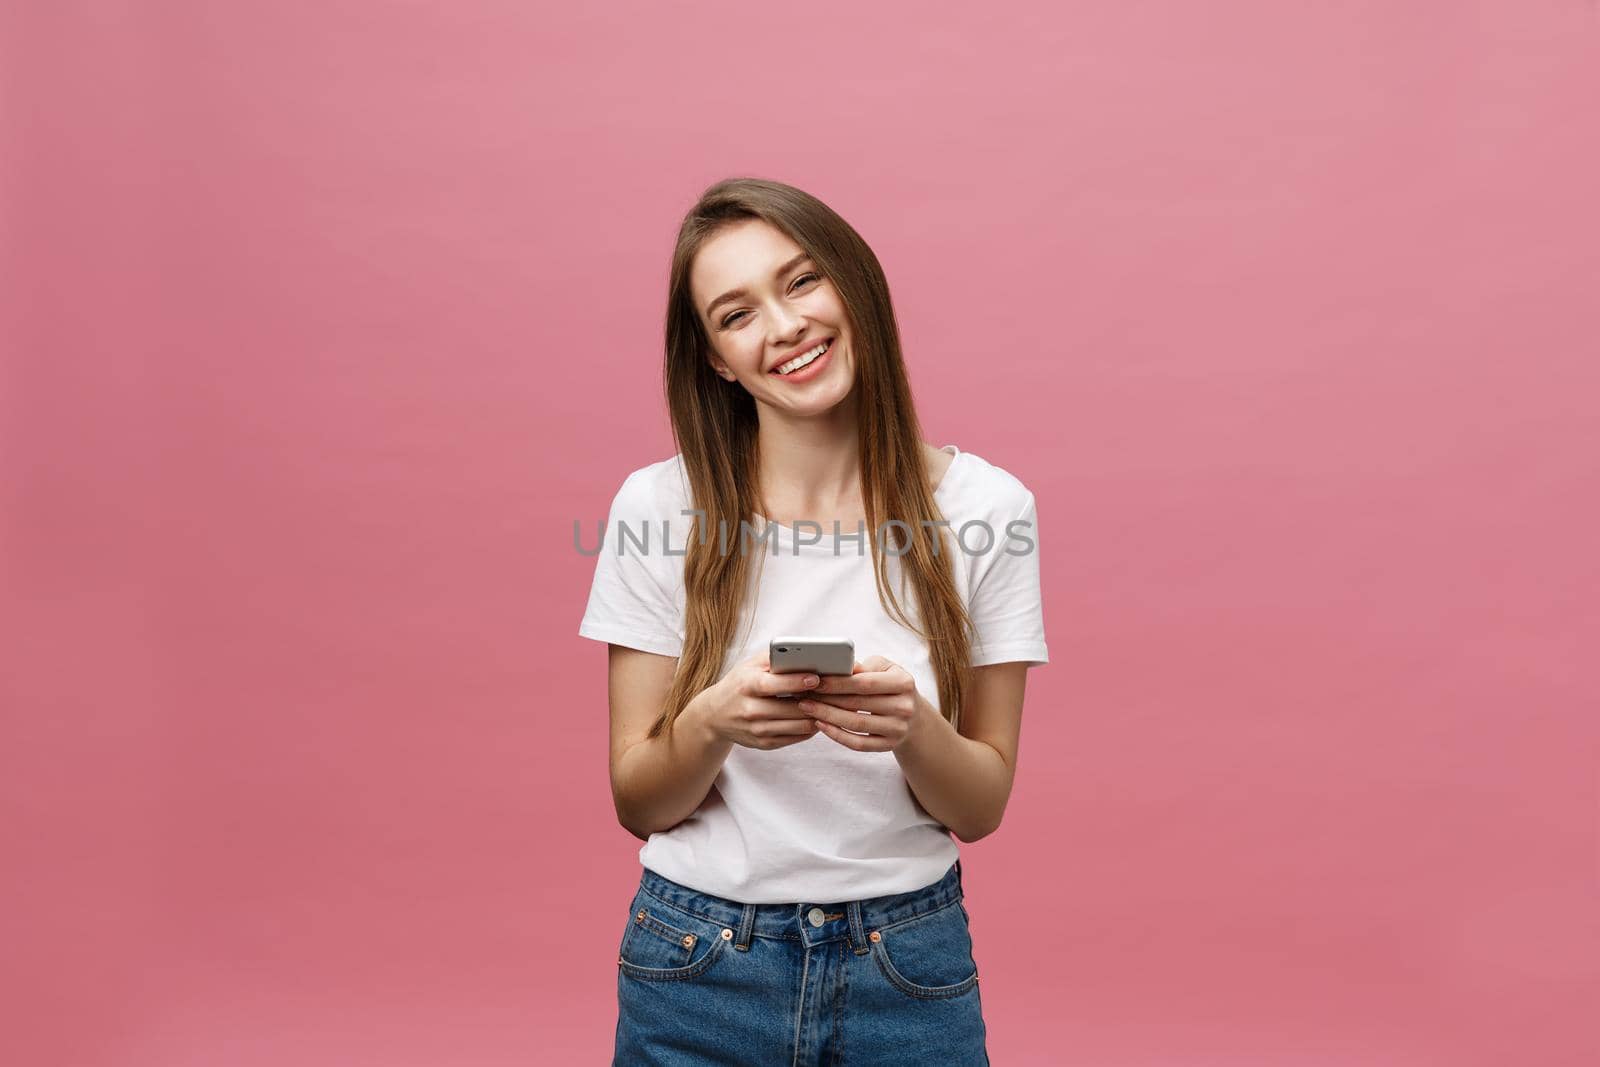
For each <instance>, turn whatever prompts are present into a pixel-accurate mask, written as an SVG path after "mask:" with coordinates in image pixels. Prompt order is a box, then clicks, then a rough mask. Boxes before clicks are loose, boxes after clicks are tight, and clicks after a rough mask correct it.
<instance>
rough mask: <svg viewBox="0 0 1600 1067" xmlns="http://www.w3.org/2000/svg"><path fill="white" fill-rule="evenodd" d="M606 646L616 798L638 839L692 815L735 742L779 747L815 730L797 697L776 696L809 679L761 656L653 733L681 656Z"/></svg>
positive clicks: (621, 815)
mask: <svg viewBox="0 0 1600 1067" xmlns="http://www.w3.org/2000/svg"><path fill="white" fill-rule="evenodd" d="M608 647H609V649H610V653H609V675H610V683H609V689H610V700H611V800H612V804H613V805H614V806H615V807H616V809H617V821H618V822H619V823H621V824H622V826H623V827H624V828H625V829H626V830H627V831H628V832H629V833H631V834H633V836H635V837H637V838H639V839H640V840H641V841H643V840H648V839H649V837H650V835H651V834H653V833H657V832H659V831H662V830H670V829H671V828H672V827H674V826H676V825H678V823H680V822H682V821H683V820H684V819H687V818H688V817H689V816H690V815H693V814H694V812H695V809H696V808H698V807H699V806H700V804H701V803H702V802H703V801H704V800H705V798H706V794H707V793H709V792H710V791H711V785H712V783H713V782H715V781H716V780H717V773H718V772H719V771H721V770H722V761H723V760H725V759H726V758H727V756H728V753H729V752H730V751H732V749H733V746H734V745H736V744H737V745H745V746H747V747H749V748H757V749H763V750H766V749H774V748H782V747H784V746H785V745H791V744H794V743H796V742H799V741H804V740H805V739H806V738H808V737H811V736H812V735H813V734H814V733H815V732H816V728H815V726H814V724H813V721H812V720H811V719H810V718H809V717H807V716H805V715H804V714H802V713H801V712H800V711H799V710H797V709H796V708H795V706H794V701H792V700H781V699H776V698H775V697H774V696H773V694H776V693H780V692H793V691H797V690H800V689H803V688H805V677H804V676H802V675H797V674H788V675H780V674H772V673H770V672H768V671H767V669H766V668H767V663H766V654H765V653H763V654H761V655H758V656H754V657H752V658H751V659H749V660H746V661H745V662H743V663H741V664H739V665H738V666H737V667H735V668H734V669H733V670H732V671H730V672H729V673H728V674H727V675H726V676H724V678H723V679H722V681H719V682H718V683H717V684H716V685H713V686H711V687H710V688H708V689H705V690H703V691H702V692H700V693H699V694H697V695H696V696H694V697H693V698H692V699H690V701H689V703H688V704H687V705H686V706H685V707H684V709H683V711H682V712H680V713H679V715H678V718H677V721H676V722H675V723H673V725H672V728H671V729H669V730H666V731H664V732H663V733H661V734H660V735H658V736H656V737H649V736H648V734H649V732H650V725H651V723H653V722H655V720H656V717H657V716H658V715H660V714H661V708H662V707H663V706H664V705H665V703H666V699H667V692H668V690H669V689H670V688H671V686H672V678H673V675H674V674H675V673H676V671H677V669H678V660H677V658H676V657H674V656H661V655H657V654H656V653H654V652H641V651H640V650H638V649H635V648H627V647H625V646H623V645H609V646H608ZM811 678H812V681H813V683H814V682H815V678H816V676H815V675H812V676H811Z"/></svg>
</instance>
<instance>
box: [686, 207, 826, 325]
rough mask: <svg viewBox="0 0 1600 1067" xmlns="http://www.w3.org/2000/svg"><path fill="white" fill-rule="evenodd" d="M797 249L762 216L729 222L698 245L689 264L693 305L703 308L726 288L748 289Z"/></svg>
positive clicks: (791, 240) (770, 274)
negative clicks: (734, 223)
mask: <svg viewBox="0 0 1600 1067" xmlns="http://www.w3.org/2000/svg"><path fill="white" fill-rule="evenodd" d="M800 252H801V248H800V246H799V245H797V244H795V242H794V240H793V239H792V238H791V237H790V236H789V235H788V234H786V233H784V232H783V231H782V230H780V229H778V228H777V227H776V226H774V225H772V224H771V223H769V222H766V221H764V220H762V219H747V220H745V221H744V222H741V223H738V224H737V225H734V226H729V227H728V228H726V229H724V230H722V231H720V232H719V233H718V234H717V235H716V236H715V237H713V238H711V239H710V240H708V241H707V242H706V243H705V244H703V245H701V246H700V251H699V252H698V253H697V254H696V255H695V257H694V263H693V264H692V265H691V266H690V268H689V290H690V292H691V293H692V294H693V296H694V302H695V306H696V307H702V308H703V307H705V305H706V302H707V301H709V300H713V299H715V298H716V297H718V296H720V295H721V294H723V293H725V292H727V291H728V290H729V289H748V288H750V287H752V286H756V285H761V284H763V283H765V282H767V281H769V280H771V278H772V272H773V271H775V270H777V269H778V268H779V267H780V266H782V265H783V264H784V263H787V262H788V261H789V260H791V259H793V258H794V257H795V256H797V255H799V254H800Z"/></svg>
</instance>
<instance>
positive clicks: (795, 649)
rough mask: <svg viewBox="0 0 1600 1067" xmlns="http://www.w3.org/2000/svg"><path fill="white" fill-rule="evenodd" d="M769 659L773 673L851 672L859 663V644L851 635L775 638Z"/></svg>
mask: <svg viewBox="0 0 1600 1067" xmlns="http://www.w3.org/2000/svg"><path fill="white" fill-rule="evenodd" d="M769 658H770V661H771V665H770V666H769V667H768V669H769V670H770V671H772V673H773V674H800V673H805V672H810V673H811V674H849V673H850V672H851V671H853V670H854V669H855V666H856V643H855V642H854V641H852V640H851V639H850V638H848V637H815V636H812V637H807V636H804V635H800V636H794V635H786V636H782V637H774V638H773V639H772V650H771V653H770V657H769Z"/></svg>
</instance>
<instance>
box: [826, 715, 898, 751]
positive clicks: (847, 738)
mask: <svg viewBox="0 0 1600 1067" xmlns="http://www.w3.org/2000/svg"><path fill="white" fill-rule="evenodd" d="M817 728H818V729H819V730H821V731H822V732H823V733H824V734H826V735H828V736H829V737H831V738H832V739H833V740H835V741H837V742H839V744H841V745H843V746H844V747H845V748H853V749H855V750H856V751H857V752H887V751H888V750H889V748H890V745H889V742H888V741H887V740H886V739H884V738H882V737H862V736H861V735H859V734H853V733H851V732H850V731H848V730H841V729H839V728H838V727H837V726H835V725H833V724H832V723H827V722H821V721H818V723H817Z"/></svg>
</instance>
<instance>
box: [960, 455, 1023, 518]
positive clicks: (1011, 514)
mask: <svg viewBox="0 0 1600 1067" xmlns="http://www.w3.org/2000/svg"><path fill="white" fill-rule="evenodd" d="M950 475H954V476H955V477H953V478H952V480H951V484H950V494H949V495H950V500H951V504H950V507H949V509H948V510H950V511H952V512H955V513H956V514H958V515H961V516H963V517H972V518H982V519H988V520H996V519H998V520H1000V521H1005V520H1007V519H1014V518H1017V517H1019V516H1021V515H1024V514H1028V515H1031V514H1032V513H1033V511H1034V508H1035V504H1034V498H1033V491H1032V490H1031V489H1029V488H1028V486H1027V485H1026V484H1025V483H1024V482H1023V481H1022V479H1021V478H1018V477H1017V476H1016V475H1015V474H1013V473H1011V472H1010V471H1008V470H1006V469H1005V468H1004V467H1001V466H999V465H998V464H995V463H990V462H989V461H988V460H986V459H984V458H983V457H982V456H980V455H978V454H977V453H975V452H962V453H960V455H959V456H957V457H956V460H955V462H954V463H952V464H951V469H950V472H949V474H948V475H947V477H949V476H950Z"/></svg>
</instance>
